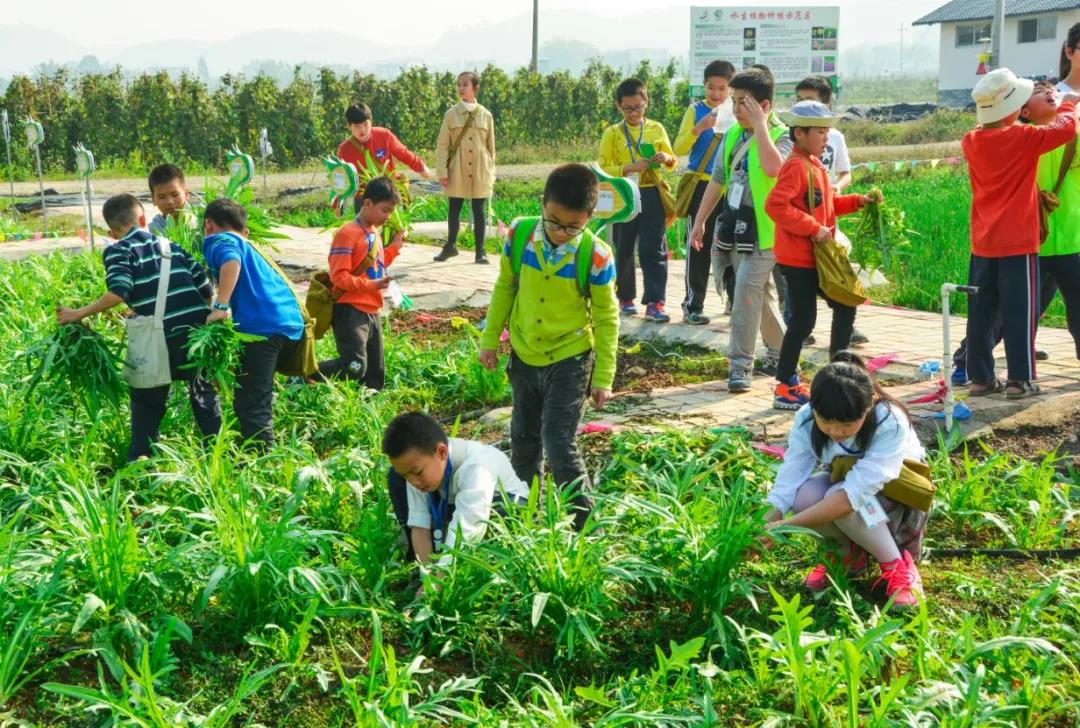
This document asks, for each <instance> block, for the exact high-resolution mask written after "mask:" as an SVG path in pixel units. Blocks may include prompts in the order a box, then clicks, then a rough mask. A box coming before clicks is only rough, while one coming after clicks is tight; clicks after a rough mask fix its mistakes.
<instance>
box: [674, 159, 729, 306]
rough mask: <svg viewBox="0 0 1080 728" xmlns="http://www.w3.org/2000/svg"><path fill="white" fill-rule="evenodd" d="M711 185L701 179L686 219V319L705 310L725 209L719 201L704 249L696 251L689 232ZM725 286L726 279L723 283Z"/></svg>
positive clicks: (711, 215)
mask: <svg viewBox="0 0 1080 728" xmlns="http://www.w3.org/2000/svg"><path fill="white" fill-rule="evenodd" d="M708 186H709V183H708V181H707V180H698V183H697V187H695V188H694V196H693V197H692V198H691V199H690V209H689V210H688V211H687V218H686V230H687V233H688V234H687V236H686V277H685V279H684V284H685V286H686V297H685V298H683V302H682V311H683V315H684V316H689V315H690V314H692V313H701V312H702V310H703V309H704V307H705V292H706V290H707V289H708V287H709V268H710V267H711V266H712V239H713V236H714V235H715V231H716V219H717V217H719V216H720V211H721V210H723V209H724V200H723V198H721V199H720V202H718V203H717V205H716V207H714V208H713V211H712V212H710V213H709V216H708V217H707V218H705V236H704V238H703V239H702V246H701V250H694V246H693V245H691V244H690V235H689V232H690V231H691V230H693V229H694V223H695V222H696V220H697V214H698V209H700V207H701V198H702V196H704V194H705V188H706V187H708ZM724 283H725V285H726V284H727V279H726V277H725V280H724ZM730 290H731V291H734V290H735V274H734V273H732V275H731V288H730Z"/></svg>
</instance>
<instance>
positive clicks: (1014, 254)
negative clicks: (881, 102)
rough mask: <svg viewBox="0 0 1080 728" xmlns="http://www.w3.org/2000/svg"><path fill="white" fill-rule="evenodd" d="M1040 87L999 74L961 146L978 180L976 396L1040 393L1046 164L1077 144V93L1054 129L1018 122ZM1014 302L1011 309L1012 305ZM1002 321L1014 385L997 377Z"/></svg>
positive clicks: (974, 187)
mask: <svg viewBox="0 0 1080 728" xmlns="http://www.w3.org/2000/svg"><path fill="white" fill-rule="evenodd" d="M1033 90H1034V84H1033V83H1032V82H1031V81H1029V80H1026V79H1020V78H1017V77H1016V75H1015V74H1014V73H1013V72H1012V71H1010V70H1009V69H1007V68H998V69H995V70H993V71H991V72H990V73H988V74H987V75H985V76H983V77H982V79H981V80H980V81H979V83H978V84H976V86H975V89H974V90H973V91H972V92H971V96H972V98H973V99H974V100H975V107H976V116H977V118H978V122H979V124H980V126H978V127H977V128H976V129H975V130H974V131H970V132H968V133H967V134H965V135H964V139H963V141H962V142H961V147H962V148H963V150H964V158H965V159H967V162H968V170H969V174H970V176H971V194H972V198H971V261H970V263H969V268H968V283H969V284H970V285H972V286H977V287H978V289H979V292H978V293H977V294H975V295H972V296H970V298H969V299H968V320H967V340H968V354H967V374H968V376H969V377H970V378H971V390H970V392H971V396H975V397H979V396H986V395H990V394H996V393H1000V392H1002V391H1004V392H1005V394H1006V396H1007V397H1008V398H1009V399H1023V398H1025V397H1030V396H1032V395H1035V394H1038V393H1039V391H1040V390H1039V386H1038V384H1036V383H1035V378H1036V371H1035V330H1036V327H1037V324H1038V306H1039V258H1038V253H1039V248H1040V245H1041V240H1040V231H1039V190H1038V187H1037V183H1036V178H1037V174H1038V166H1039V158H1040V157H1041V156H1042V155H1043V154H1046V153H1047V152H1050V151H1052V150H1054V149H1056V148H1058V147H1061V146H1064V145H1065V144H1068V143H1069V142H1070V141H1072V140H1074V139H1075V138H1076V132H1077V128H1078V122H1077V117H1076V100H1077V97H1076V96H1074V95H1070V96H1066V97H1065V99H1064V100H1063V101H1062V103H1061V106H1060V107H1058V110H1057V119H1056V120H1055V121H1054V122H1053V123H1052V124H1050V125H1049V126H1032V125H1030V124H1018V123H1017V120H1018V119H1019V117H1020V110H1021V108H1022V107H1023V106H1024V104H1026V103H1027V102H1028V100H1029V99H1030V98H1031V94H1032V91H1033ZM1006 302H1007V303H1006ZM999 320H1000V321H1001V324H1002V329H1003V334H1004V339H1005V358H1006V360H1007V362H1008V381H1007V382H1006V383H1005V384H1003V383H1002V382H1001V381H999V380H998V379H997V376H996V374H995V372H994V354H993V347H994V336H995V326H996V324H997V322H998V321H999Z"/></svg>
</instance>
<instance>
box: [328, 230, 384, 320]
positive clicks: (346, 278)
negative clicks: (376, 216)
mask: <svg viewBox="0 0 1080 728" xmlns="http://www.w3.org/2000/svg"><path fill="white" fill-rule="evenodd" d="M371 250H374V251H375V255H374V256H371V257H369V256H368V254H369V252H370V251H371ZM398 252H399V249H398V248H397V247H396V246H392V247H389V248H384V247H383V245H382V237H381V236H380V235H379V231H378V229H377V228H374V227H367V226H366V225H363V224H361V223H360V218H356V219H355V220H353V221H352V222H350V223H346V224H345V225H343V226H342V227H341V229H339V230H338V231H337V232H336V233H334V241H333V242H332V243H330V280H331V281H332V282H333V284H334V292H335V293H341V297H340V298H338V299H337V302H338V303H347V304H349V305H350V306H352V307H353V308H355V309H357V310H359V311H363V312H364V313H379V311H381V310H382V307H383V289H381V288H378V287H376V285H375V282H376V281H378V280H380V279H382V278H384V277H385V276H386V269H387V268H388V267H389V266H390V264H391V263H392V262H393V261H394V258H396V257H397V256H398ZM361 266H363V269H362V270H358V269H359V268H361ZM342 292H343V293H342Z"/></svg>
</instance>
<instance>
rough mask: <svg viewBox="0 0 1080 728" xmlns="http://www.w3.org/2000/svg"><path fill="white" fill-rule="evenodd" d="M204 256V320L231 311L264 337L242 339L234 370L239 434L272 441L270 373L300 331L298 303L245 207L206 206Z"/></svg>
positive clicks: (243, 328)
mask: <svg viewBox="0 0 1080 728" xmlns="http://www.w3.org/2000/svg"><path fill="white" fill-rule="evenodd" d="M204 217H205V223H204V228H203V232H204V234H205V237H204V238H203V257H204V258H205V259H206V265H207V267H208V268H209V269H210V275H211V276H212V277H213V278H214V280H216V281H217V284H218V294H217V301H216V302H215V303H214V305H213V311H211V312H210V315H209V316H208V317H207V318H206V322H207V323H212V322H214V321H220V320H221V319H225V318H228V317H229V316H230V315H231V316H232V319H233V322H234V323H235V325H236V328H237V330H238V331H240V332H241V333H244V334H253V335H255V336H259V337H262V339H261V340H259V341H245V342H244V344H243V353H242V354H241V355H240V371H239V372H237V374H236V392H235V393H234V395H233V411H234V412H235V413H236V418H237V420H239V422H240V433H241V434H242V435H243V437H244V439H245V440H249V441H253V443H254V444H255V445H256V446H259V447H266V446H270V445H273V443H274V414H273V405H274V372H276V371H277V370H278V369H280V368H281V367H282V366H283V365H284V364H285V363H286V362H287V361H289V358H290V357H291V356H292V355H293V354H294V352H295V351H296V347H297V346H299V344H300V340H301V337H303V335H304V319H303V315H302V314H301V312H300V304H299V302H298V301H297V300H296V295H295V294H294V293H293V290H292V287H291V286H290V285H289V281H287V280H286V279H285V278H284V276H283V275H282V274H281V273H279V272H278V271H277V270H275V269H274V267H273V266H271V265H270V264H269V263H268V262H267V261H266V259H265V258H263V256H262V255H261V254H259V253H258V252H257V251H256V250H254V248H252V245H251V243H249V242H248V241H247V240H246V237H247V234H248V232H247V210H245V209H244V208H243V206H241V205H240V204H238V203H236V202H234V201H233V200H228V199H218V200H214V201H213V202H211V203H210V204H209V205H207V206H206V212H205V213H204Z"/></svg>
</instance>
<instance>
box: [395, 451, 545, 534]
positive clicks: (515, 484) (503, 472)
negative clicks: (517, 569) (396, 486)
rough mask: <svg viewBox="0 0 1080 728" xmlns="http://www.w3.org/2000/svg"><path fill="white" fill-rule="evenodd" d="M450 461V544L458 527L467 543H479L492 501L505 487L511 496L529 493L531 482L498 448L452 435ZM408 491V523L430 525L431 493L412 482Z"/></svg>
mask: <svg viewBox="0 0 1080 728" xmlns="http://www.w3.org/2000/svg"><path fill="white" fill-rule="evenodd" d="M449 461H450V466H451V468H452V470H451V472H450V493H449V496H448V497H447V500H448V501H449V502H450V503H452V504H454V515H453V516H452V517H451V519H450V525H449V527H448V529H447V533H446V534H445V539H446V547H447V548H451V547H453V546H454V543H455V542H456V541H457V533H458V530H459V529H460V530H461V538H462V539H463V541H464V542H465V543H476V542H477V541H479V540H480V539H481V538H483V537H484V532H485V531H486V530H487V522H488V520H489V519H490V517H491V505H492V503H493V502H498V501H497V500H496V499H497V498H500V497H501V492H502V491H506V493H507V494H508V495H510V496H518V497H520V498H528V497H529V486H528V485H526V484H525V482H524V481H522V480H520V479H519V478H518V477H517V474H515V473H514V468H513V467H512V466H511V465H510V459H509V458H507V457H506V455H504V454H503V452H502V451H501V450H499V449H497V448H494V447H492V446H490V445H485V444H483V443H480V442H474V441H472V440H459V439H457V438H451V439H450V458H449ZM405 492H406V494H407V497H408V502H409V518H408V521H407V523H408V526H409V527H410V528H427V529H430V528H431V527H432V525H431V511H430V510H429V508H428V499H429V498H430V496H429V494H427V493H424V492H421V491H420V490H418V489H417V488H415V487H413V486H412V485H409V484H407V485H406V489H405Z"/></svg>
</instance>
